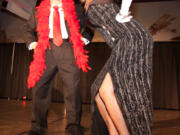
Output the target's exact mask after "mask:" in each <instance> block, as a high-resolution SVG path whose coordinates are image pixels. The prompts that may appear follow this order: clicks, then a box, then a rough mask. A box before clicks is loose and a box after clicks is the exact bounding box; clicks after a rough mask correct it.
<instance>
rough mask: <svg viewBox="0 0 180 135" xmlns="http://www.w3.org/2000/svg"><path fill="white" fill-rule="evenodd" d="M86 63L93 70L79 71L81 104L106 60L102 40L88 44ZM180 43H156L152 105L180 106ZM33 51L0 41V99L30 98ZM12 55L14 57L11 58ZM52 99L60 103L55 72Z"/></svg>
mask: <svg viewBox="0 0 180 135" xmlns="http://www.w3.org/2000/svg"><path fill="white" fill-rule="evenodd" d="M86 49H87V50H88V51H89V56H90V58H89V65H90V66H91V68H92V70H91V71H89V72H88V73H83V72H81V82H80V88H81V95H82V100H83V103H90V98H91V94H90V86H91V84H92V83H93V80H94V79H95V77H96V76H97V74H98V73H99V71H100V69H101V68H102V67H103V65H104V63H105V62H106V60H107V59H108V57H109V55H110V53H111V50H110V49H109V48H108V46H107V45H105V43H91V44H90V45H88V46H86ZM179 52H180V42H155V44H154V54H153V104H154V108H167V109H180V53H179ZM32 54H33V53H32V51H28V50H27V49H26V47H25V45H24V44H17V43H16V44H14V43H10V44H0V98H10V99H22V98H23V96H26V97H27V99H31V98H32V97H31V89H30V90H27V88H26V86H27V83H26V79H27V75H28V66H29V63H30V61H31V60H32ZM13 56H14V57H13ZM52 100H53V101H54V102H63V85H62V81H61V80H60V78H59V75H58V74H57V75H56V78H55V80H54V87H53V94H52Z"/></svg>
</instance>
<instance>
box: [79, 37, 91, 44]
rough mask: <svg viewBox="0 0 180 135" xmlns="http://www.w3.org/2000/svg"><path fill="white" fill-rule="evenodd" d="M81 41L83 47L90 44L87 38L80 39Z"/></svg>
mask: <svg viewBox="0 0 180 135" xmlns="http://www.w3.org/2000/svg"><path fill="white" fill-rule="evenodd" d="M81 40H82V41H83V43H84V44H85V45H88V44H89V43H90V41H89V40H88V39H87V38H84V37H82V38H81Z"/></svg>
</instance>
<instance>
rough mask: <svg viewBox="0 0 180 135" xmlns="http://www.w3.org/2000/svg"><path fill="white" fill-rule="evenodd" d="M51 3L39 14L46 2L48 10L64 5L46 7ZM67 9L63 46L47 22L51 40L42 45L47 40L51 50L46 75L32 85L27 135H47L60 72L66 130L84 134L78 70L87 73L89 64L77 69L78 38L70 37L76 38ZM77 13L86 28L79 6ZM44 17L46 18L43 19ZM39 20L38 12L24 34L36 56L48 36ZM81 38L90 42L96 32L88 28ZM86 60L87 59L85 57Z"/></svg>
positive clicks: (54, 1) (56, 2)
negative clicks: (69, 23) (56, 79)
mask: <svg viewBox="0 0 180 135" xmlns="http://www.w3.org/2000/svg"><path fill="white" fill-rule="evenodd" d="M48 1H49V0H43V1H42V4H41V5H42V6H41V5H40V6H39V8H42V10H39V12H40V11H44V9H43V4H44V3H45V4H44V8H45V7H48V6H50V7H51V6H52V5H59V4H62V1H61V0H50V2H49V3H50V5H46V4H49V3H48ZM65 1H67V0H65ZM43 2H44V3H43ZM63 4H66V3H63ZM79 4H80V3H79ZM61 8H62V7H61ZM47 10H48V9H47ZM49 10H50V9H49ZM51 10H52V9H51ZM51 10H50V11H51ZM66 10H68V9H66ZM66 10H65V9H64V10H63V11H64V14H65V15H64V18H60V19H65V24H66V25H65V28H64V29H66V32H64V31H63V30H62V25H61V35H62V37H60V38H62V42H61V43H60V45H56V44H55V43H54V37H53V36H52V35H53V34H52V33H51V32H50V31H51V28H52V26H50V24H51V23H50V19H48V22H46V23H48V25H46V26H49V28H50V31H49V33H48V36H49V37H48V39H43V40H41V42H44V40H48V41H49V42H48V45H49V46H50V49H49V48H47V49H46V50H45V66H46V69H44V71H43V74H42V75H41V76H40V78H39V79H38V80H37V83H35V84H34V85H31V86H30V87H33V89H32V101H33V102H32V121H31V129H30V131H29V132H28V135H44V134H45V132H46V129H47V114H48V108H49V105H50V102H51V93H52V85H53V79H54V77H55V74H56V73H57V72H58V73H59V74H60V77H61V79H62V81H63V88H64V102H65V106H66V117H67V126H66V131H67V132H68V133H70V134H71V135H81V134H82V127H81V126H80V120H81V111H82V105H81V96H80V89H79V81H80V70H79V69H78V66H79V68H82V69H83V70H87V68H88V67H87V65H86V67H85V66H82V67H81V65H78V66H77V59H78V57H79V56H77V57H76V56H75V54H74V53H75V51H74V47H76V46H77V45H74V44H75V43H76V41H74V42H73V40H75V39H72V38H71V37H73V36H76V35H75V34H74V33H72V30H71V26H70V25H67V23H68V22H67V21H68V19H66V17H67V11H66ZM61 11H62V10H61ZM45 12H46V11H45ZM65 12H66V13H65ZM61 13H62V12H61ZM76 13H77V17H80V23H79V24H81V25H82V24H83V25H84V23H85V22H83V21H85V18H84V16H83V15H82V14H83V9H81V6H80V5H77V6H76ZM40 14H41V13H39V15H40ZM59 14H60V10H59ZM50 15H51V12H50ZM50 15H49V16H48V17H49V18H50ZM61 15H62V14H61ZM41 17H42V18H43V16H41ZM61 17H62V16H61ZM44 18H45V17H44ZM44 18H43V20H45V19H44ZM70 19H71V18H70ZM39 20H40V19H39ZM37 21H38V20H37V19H36V17H35V13H33V15H32V16H31V18H30V19H29V21H28V22H27V24H26V25H25V27H24V28H25V29H26V33H24V35H25V36H26V39H27V37H28V40H27V41H26V45H27V46H28V47H29V49H35V50H34V53H37V52H38V49H39V48H40V46H43V45H44V44H42V43H41V42H40V40H39V38H41V37H46V35H45V34H44V33H43V32H45V30H43V28H41V26H43V27H44V26H45V25H44V24H43V25H42V24H40V22H38V23H39V28H38V26H37V25H38V23H37ZM71 25H73V24H71ZM36 26H37V31H38V30H39V31H38V34H37V35H38V43H37V42H34V41H36V37H35V36H34V31H35V29H36ZM84 26H86V25H84ZM49 28H47V29H49ZM42 31H43V32H42ZM75 32H76V31H75ZM50 33H51V35H50ZM64 33H66V34H65V36H64V37H63V34H64ZM43 34H44V35H43ZM42 35H43V36H42ZM70 35H73V36H71V37H70ZM82 35H84V36H83V37H84V38H83V37H81V39H82V40H83V41H84V39H85V40H86V39H88V40H89V41H90V40H91V39H92V37H93V32H92V31H91V30H90V29H85V31H84V34H82ZM70 38H71V39H70ZM77 38H79V37H77ZM86 41H87V40H86ZM86 41H85V42H86ZM44 43H46V42H44ZM39 44H40V45H39ZM41 44H42V45H41ZM37 45H38V46H39V47H38V46H37ZM72 46H73V48H72ZM46 47H47V46H46ZM40 49H41V48H40ZM76 49H77V48H76ZM77 50H78V49H77ZM79 54H81V56H83V55H84V54H83V53H82V52H79V53H78V54H76V55H79ZM35 55H36V54H35ZM84 56H85V55H84ZM84 58H86V56H85V57H84ZM34 59H36V60H37V59H39V58H36V56H34ZM37 70H38V69H37ZM31 74H34V73H33V68H32V71H31V66H30V76H31ZM32 76H33V75H32ZM33 77H34V76H33ZM28 79H29V78H28ZM33 79H34V78H33ZM33 79H32V78H31V79H29V80H30V81H34V80H33ZM30 81H29V82H30ZM29 82H28V83H29ZM28 85H29V84H28Z"/></svg>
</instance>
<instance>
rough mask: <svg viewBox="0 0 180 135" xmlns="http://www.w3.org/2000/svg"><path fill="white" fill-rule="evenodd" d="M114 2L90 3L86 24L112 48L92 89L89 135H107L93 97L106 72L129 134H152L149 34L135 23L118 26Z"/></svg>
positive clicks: (151, 44) (151, 41)
mask: <svg viewBox="0 0 180 135" xmlns="http://www.w3.org/2000/svg"><path fill="white" fill-rule="evenodd" d="M118 11H119V6H118V5H117V4H115V3H110V4H109V3H108V4H107V3H98V4H94V3H93V4H90V6H89V8H88V10H87V16H88V18H89V20H90V22H91V23H92V24H93V25H94V26H96V29H97V30H98V31H99V33H100V34H101V35H102V37H103V38H104V39H105V41H106V43H107V45H108V46H109V47H111V48H112V52H111V55H110V57H109V59H108V60H107V62H106V64H105V65H104V67H103V68H102V70H101V71H100V73H99V74H98V76H97V78H96V79H95V81H94V83H93V85H92V87H91V92H92V134H93V135H106V134H107V135H108V131H107V128H106V126H105V123H104V122H103V119H102V117H101V116H100V114H99V111H98V109H97V106H96V103H95V101H94V98H95V96H96V94H97V93H98V91H99V88H100V86H101V84H102V81H103V80H104V77H105V75H106V74H107V73H110V75H111V78H112V83H113V87H114V91H115V96H116V98H117V101H118V103H119V105H120V108H121V111H122V113H123V116H124V119H125V121H126V124H127V127H128V129H129V132H130V134H131V135H151V134H152V109H153V108H152V94H151V82H152V51H153V40H152V36H151V34H150V33H149V31H148V30H147V29H146V28H145V27H144V26H143V25H141V24H139V23H138V22H137V21H135V20H134V19H132V20H131V21H130V22H126V23H119V22H117V21H116V20H115V16H116V14H117V13H118Z"/></svg>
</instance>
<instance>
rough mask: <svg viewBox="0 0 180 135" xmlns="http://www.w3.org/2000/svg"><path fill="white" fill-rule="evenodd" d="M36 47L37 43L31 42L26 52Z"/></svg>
mask: <svg viewBox="0 0 180 135" xmlns="http://www.w3.org/2000/svg"><path fill="white" fill-rule="evenodd" d="M36 46H37V42H32V43H30V44H29V46H28V50H33V49H35V48H36Z"/></svg>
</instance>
